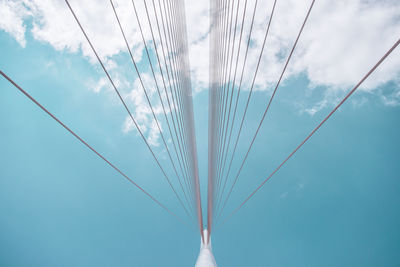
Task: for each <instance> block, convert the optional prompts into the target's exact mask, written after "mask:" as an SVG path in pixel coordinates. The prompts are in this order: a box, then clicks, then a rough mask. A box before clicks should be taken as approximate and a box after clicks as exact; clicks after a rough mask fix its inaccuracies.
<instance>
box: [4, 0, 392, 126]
mask: <svg viewBox="0 0 400 267" xmlns="http://www.w3.org/2000/svg"><path fill="white" fill-rule="evenodd" d="M70 2H71V6H72V7H73V8H74V10H75V12H76V14H77V16H78V17H79V19H80V20H81V23H82V25H83V26H84V27H85V29H86V31H87V33H88V35H89V37H90V39H91V40H92V42H93V44H94V45H95V47H96V50H97V51H98V53H99V55H100V57H101V58H102V59H103V60H104V61H105V63H106V66H107V68H110V69H113V70H116V69H118V66H116V62H115V61H114V60H113V57H114V56H116V55H119V54H121V53H122V52H126V47H125V44H124V42H123V39H122V36H121V33H120V30H119V28H118V25H117V22H116V20H115V17H114V14H113V11H112V8H111V6H110V3H109V1H107V0H102V1H94V0H82V1H77V0H71V1H70ZM114 2H115V5H116V9H117V12H118V14H119V16H120V19H121V23H122V25H123V27H124V30H125V32H126V35H127V38H128V41H129V43H130V45H131V47H132V49H133V52H134V57H135V60H136V61H137V62H141V60H142V59H143V56H144V54H143V53H144V51H143V48H144V47H143V44H142V40H141V36H140V33H139V30H138V26H137V23H136V19H135V16H134V12H133V7H132V2H131V1H130V0H115V1H114ZM155 2H156V5H157V3H158V1H157V0H156V1H155ZM185 2H186V19H187V29H188V31H187V32H188V41H189V57H190V64H191V76H192V84H193V88H194V90H195V91H200V90H204V89H205V88H207V87H208V71H209V70H208V64H209V63H208V60H209V58H208V50H209V1H189V0H186V1H185ZM254 3H255V0H248V6H247V12H246V19H245V24H244V35H243V38H242V43H241V53H240V60H239V69H238V70H239V71H240V70H241V66H242V64H243V56H244V51H245V45H246V42H247V35H248V32H249V25H250V21H251V13H252V11H253V7H254ZM272 3H273V1H270V0H259V4H258V8H257V11H256V18H255V25H254V32H253V35H252V43H251V49H250V51H249V57H248V62H247V64H246V68H245V76H244V85H243V89H244V90H248V89H249V84H250V82H251V79H252V77H253V73H254V69H255V66H256V63H257V58H258V54H259V51H260V48H261V45H262V40H263V38H264V33H265V29H266V25H267V23H268V19H269V14H270V11H271V8H272ZM310 3H311V0H309V1H297V0H278V2H277V6H276V11H275V15H274V18H273V20H272V25H271V29H270V33H269V36H268V40H267V44H266V49H265V52H264V56H263V58H262V61H261V65H260V69H259V73H258V76H257V79H256V84H255V85H256V88H255V89H256V90H267V91H268V90H271V89H272V88H273V86H274V85H275V83H276V81H277V78H278V77H279V74H280V72H281V70H282V67H283V64H284V61H285V59H286V56H287V53H288V52H289V50H290V48H291V46H292V44H293V42H294V39H295V37H296V35H297V32H298V30H299V28H300V25H301V23H302V21H303V19H304V17H305V14H306V12H307V9H308V7H309V4H310ZM135 4H136V5H137V8H138V13H139V17H140V21H141V23H142V27H143V30H144V35H145V39H146V40H147V41H148V45H149V47H150V48H152V47H153V46H152V44H151V42H150V40H151V34H150V30H149V25H148V22H147V17H146V13H145V11H144V5H143V1H135ZM147 4H148V8H149V11H150V17H151V20H152V25H153V27H154V28H153V30H155V27H156V22H155V19H154V11H153V6H152V2H151V1H148V2H147ZM243 8H244V1H241V2H240V5H239V19H238V28H237V34H236V44H235V47H236V49H237V47H238V43H237V40H238V37H239V30H240V28H241V25H240V24H241V14H242V12H243ZM156 9H157V13H158V15H159V14H160V10H159V9H158V7H157V8H156ZM235 12H236V2H235V6H234V14H235ZM399 14H400V2H399V1H395V0H394V1H390V0H385V1H372V0H371V1H369V0H355V1H346V0H338V1H329V0H317V1H316V2H315V5H314V9H313V11H312V12H311V15H310V18H309V21H308V22H307V25H306V27H305V29H304V32H303V35H302V37H301V39H300V42H299V44H298V47H297V49H296V52H295V54H294V56H293V58H292V60H291V62H290V64H289V68H288V70H287V73H286V75H285V76H284V80H285V79H288V78H290V77H293V76H294V75H298V74H300V73H301V74H306V75H307V77H308V79H309V81H310V86H311V87H315V86H323V87H326V90H327V93H325V94H324V95H325V96H328V98H324V99H322V100H321V102H319V103H317V104H316V105H315V104H314V105H313V106H311V107H305V108H306V109H308V111H307V112H309V113H310V114H313V113H315V112H318V110H320V109H322V108H323V107H325V106H329V105H331V102H330V100H331V99H330V98H329V96H332V92H334V91H343V90H348V89H349V88H350V87H351V86H353V85H354V84H355V83H356V82H357V81H358V80H359V79H360V78H361V77H362V76H363V75H364V74H365V72H366V71H367V70H368V69H369V68H370V67H371V66H372V65H373V64H374V63H375V62H376V61H377V60H378V59H379V58H380V57H381V56H382V55H383V53H385V52H386V51H387V50H388V48H389V47H390V46H391V45H392V44H393V43H394V42H395V41H396V40H397V38H398V36H400V15H399ZM0 16H1V17H2V19H1V20H0V29H2V30H4V31H6V32H8V33H9V34H10V35H12V36H13V37H14V38H15V39H16V40H17V41H18V42H19V43H20V44H21V46H25V45H26V39H25V35H26V31H27V28H29V29H30V30H31V34H32V36H33V38H35V39H36V40H39V41H41V42H45V43H49V44H50V45H51V46H53V47H54V48H55V49H56V50H59V51H66V52H71V53H78V52H81V53H82V54H83V55H84V56H85V57H88V58H89V59H90V61H91V62H92V63H94V64H97V63H96V61H95V58H94V55H93V52H92V51H91V50H90V48H89V46H88V44H87V42H86V40H85V39H84V37H83V35H82V33H81V32H80V29H79V28H78V26H77V24H76V22H75V21H74V19H73V17H72V15H71V13H70V11H69V10H68V7H67V5H66V4H65V2H64V1H62V0H16V1H5V0H0ZM28 20H29V22H28ZM28 23H31V25H32V27H27V25H28ZM29 25H30V24H29ZM155 33H156V32H155ZM155 35H156V39H157V40H158V34H157V33H156V34H155ZM158 45H159V44H158ZM159 48H160V46H159ZM159 53H160V56H161V49H160V50H159ZM235 54H236V52H235ZM153 63H154V64H156V63H155V62H153ZM143 64H144V65H143V66H145V65H147V59H146V62H144V63H143ZM155 66H156V65H155ZM232 74H233V71H232ZM399 74H400V49H397V50H396V51H395V52H394V53H393V54H392V55H391V56H390V57H389V58H388V59H387V60H386V61H385V62H384V63H383V64H382V66H381V67H379V69H378V70H377V71H376V72H375V73H374V74H373V75H371V77H370V78H369V79H368V80H367V81H366V82H365V83H364V85H363V86H362V88H360V89H361V90H363V91H365V92H369V93H374V94H377V95H378V98H380V99H382V101H383V103H385V104H386V105H389V106H396V105H398V104H399V103H400V100H399V94H400V93H399V91H400V89H398V87H397V89H396V90H394V91H393V92H390V93H389V94H387V93H386V92H384V91H380V90H379V87H380V86H382V85H384V84H386V83H388V82H389V81H393V80H395V79H398V77H399ZM238 76H239V74H238ZM159 85H161V80H159ZM99 88H100V87H99ZM94 90H95V91H96V90H100V89H94ZM138 104H140V105H144V106H146V105H147V103H142V102H140V103H138ZM138 110H139V111H138V114H139V115H140V114H142V113H143V112H144V111H143V110H145V108H144V107H143V108H141V107H139V108H138ZM148 122H149V123H150V120H149V121H148ZM147 126H149V125H147Z"/></svg>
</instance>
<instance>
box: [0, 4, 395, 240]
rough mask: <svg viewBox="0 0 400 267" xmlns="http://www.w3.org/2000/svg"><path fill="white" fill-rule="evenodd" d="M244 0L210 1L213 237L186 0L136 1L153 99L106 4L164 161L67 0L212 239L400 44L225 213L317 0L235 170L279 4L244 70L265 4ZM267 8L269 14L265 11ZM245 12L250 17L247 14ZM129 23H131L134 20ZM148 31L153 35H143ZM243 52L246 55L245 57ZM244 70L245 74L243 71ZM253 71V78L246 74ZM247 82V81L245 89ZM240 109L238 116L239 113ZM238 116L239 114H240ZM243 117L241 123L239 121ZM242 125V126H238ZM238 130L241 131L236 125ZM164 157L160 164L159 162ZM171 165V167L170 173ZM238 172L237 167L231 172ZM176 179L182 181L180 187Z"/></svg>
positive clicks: (169, 178) (168, 177) (163, 168)
mask: <svg viewBox="0 0 400 267" xmlns="http://www.w3.org/2000/svg"><path fill="white" fill-rule="evenodd" d="M249 2H250V1H248V0H244V1H239V0H218V1H212V0H210V14H209V16H210V35H209V40H210V41H209V51H210V52H209V99H208V101H209V114H208V170H207V182H208V184H207V228H208V235H209V236H208V237H207V238H205V237H204V236H203V215H202V204H201V192H200V178H199V166H198V153H197V145H196V130H195V124H194V111H193V99H192V82H191V76H190V62H189V43H188V32H187V25H186V13H185V1H184V0H143V7H144V11H145V12H144V14H142V16H144V17H145V19H142V18H141V16H139V12H138V4H139V1H135V0H131V4H132V5H131V10H130V12H131V16H132V18H133V19H132V20H131V21H130V22H132V23H134V27H136V28H137V29H138V31H139V33H140V39H141V44H142V45H143V47H144V51H145V60H146V61H147V63H148V66H149V67H150V71H151V77H152V81H154V87H155V90H156V93H157V95H156V96H157V99H156V100H155V99H152V98H151V95H150V93H149V92H150V91H151V90H152V89H154V88H152V85H149V84H146V82H145V80H144V79H143V75H144V71H143V70H142V69H141V68H140V66H139V64H138V62H137V60H136V59H135V57H134V53H133V52H132V48H131V47H132V44H130V43H129V41H128V39H129V38H128V37H129V36H127V34H126V33H127V32H128V31H127V27H128V25H123V24H122V23H121V19H120V14H119V12H118V5H117V4H116V3H115V0H109V8H110V10H111V11H112V13H113V15H114V18H115V23H116V25H117V27H118V30H119V32H120V34H121V39H122V40H123V41H124V44H125V46H126V51H127V52H128V54H129V60H130V62H131V63H132V65H131V66H132V77H135V78H136V79H137V80H138V81H139V84H140V87H141V90H142V92H143V94H144V96H145V99H146V105H147V107H148V108H149V110H150V111H151V116H152V121H153V122H154V123H155V125H156V128H157V131H158V134H159V136H160V137H161V141H162V148H163V149H165V151H166V153H167V165H166V164H165V163H164V162H161V160H160V158H161V156H160V154H159V153H157V151H156V150H155V149H154V147H152V145H151V144H150V143H149V141H148V139H147V138H146V136H145V134H144V131H143V129H141V127H140V125H139V123H138V121H137V118H135V116H134V113H133V112H131V108H130V107H129V104H128V102H127V100H126V99H124V97H123V96H122V94H121V91H120V88H118V86H117V84H116V83H115V82H114V80H113V78H112V75H111V74H110V72H109V70H108V69H107V68H106V65H105V64H104V62H103V60H102V57H101V56H100V55H99V54H98V50H97V49H96V44H95V43H93V42H92V40H91V38H90V37H89V34H88V32H87V31H86V29H85V25H83V24H82V23H81V20H80V19H79V17H78V16H77V13H76V12H75V10H74V8H73V7H72V6H71V4H70V3H69V1H68V0H65V3H66V5H67V6H68V9H69V10H70V12H71V15H72V17H73V18H74V20H75V22H76V24H77V26H78V27H79V29H80V31H81V32H82V34H83V38H84V40H86V42H87V43H88V45H89V47H90V49H91V50H92V52H93V54H94V56H95V58H96V59H97V62H98V64H99V65H100V66H101V69H102V70H103V72H104V75H105V76H106V77H107V79H108V81H109V82H110V84H111V86H112V88H113V89H114V92H115V94H116V95H117V97H118V99H119V100H120V102H121V104H122V107H123V108H124V110H125V111H126V112H127V113H128V116H129V118H130V119H131V121H132V123H133V125H134V126H135V128H136V130H137V132H138V133H139V135H140V137H141V139H142V141H143V142H144V144H145V146H146V147H147V150H148V151H149V153H150V154H151V155H152V158H153V159H154V161H155V163H156V165H157V167H158V169H159V171H160V172H161V174H162V178H163V179H165V181H166V182H167V183H168V185H169V187H170V189H171V191H172V193H173V195H174V197H175V198H176V200H177V201H178V203H179V205H180V207H181V208H182V209H183V211H184V213H185V214H186V215H187V217H188V218H189V220H190V219H193V220H194V223H195V225H196V224H197V226H198V231H199V233H200V235H201V237H202V239H203V240H210V235H211V233H212V231H213V229H214V227H215V225H217V223H218V222H221V220H220V218H221V217H222V218H224V220H222V223H224V222H226V221H227V220H228V219H229V218H231V217H232V215H233V214H235V213H236V212H237V211H238V210H239V209H240V208H242V207H243V206H244V205H245V204H246V203H247V202H248V201H249V200H250V199H251V198H252V197H253V196H254V195H255V193H256V192H258V191H259V189H261V187H262V186H264V184H265V183H266V182H267V181H268V180H269V179H270V178H271V177H272V176H273V175H274V174H275V173H276V172H277V171H278V170H279V169H280V168H281V167H282V166H283V165H284V164H285V163H286V162H287V161H288V160H289V159H290V158H291V157H292V156H293V155H294V154H295V153H296V152H297V151H298V150H299V149H300V148H301V147H302V146H303V145H304V144H305V143H306V142H307V141H308V140H309V139H310V138H311V137H312V136H313V135H314V134H315V132H316V131H317V130H318V129H319V128H320V127H321V126H322V125H323V124H324V123H325V122H326V121H327V120H328V119H329V118H330V117H331V116H332V115H333V114H334V113H335V112H336V111H337V109H338V108H339V107H340V106H341V105H342V104H343V103H344V102H345V101H346V100H347V99H348V98H349V97H350V96H351V95H352V94H353V93H354V92H355V91H356V90H357V89H358V88H359V87H360V86H361V84H362V83H363V82H364V81H365V80H366V79H367V78H368V77H369V76H370V75H371V73H373V72H374V71H375V70H376V69H377V68H378V67H379V65H380V64H381V63H382V62H383V61H384V60H385V59H386V58H387V57H388V56H389V55H390V54H391V53H392V52H393V51H394V50H395V49H396V48H397V47H398V45H399V44H400V39H399V40H397V42H395V44H394V45H393V46H392V47H391V48H390V49H389V50H388V51H387V52H386V53H385V54H384V55H383V56H382V57H381V58H380V59H379V61H378V62H377V63H376V64H375V65H374V66H372V68H371V69H370V70H369V71H368V72H367V73H366V74H365V75H364V76H363V77H362V78H361V80H360V81H359V82H358V83H357V84H356V85H355V86H354V87H353V88H352V89H351V90H350V91H349V92H348V94H347V95H346V96H345V97H344V98H343V99H342V100H341V101H340V103H339V104H337V105H336V106H335V107H334V108H333V110H332V111H331V112H330V113H329V114H328V115H327V116H326V117H325V118H324V119H323V120H322V121H321V122H320V123H319V124H318V125H317V126H316V127H315V128H314V129H313V130H312V131H311V132H310V134H308V135H307V136H306V138H305V139H304V140H303V141H302V142H301V143H300V144H299V145H298V146H297V147H296V148H295V149H294V150H293V151H292V152H291V153H290V154H289V155H288V156H287V157H286V158H285V159H284V160H283V161H282V163H281V164H280V165H278V167H276V169H275V170H274V171H273V172H272V173H271V174H270V175H269V176H267V178H266V179H265V180H264V181H263V182H262V183H261V184H260V185H258V187H256V189H255V190H253V191H252V193H251V194H250V195H249V196H248V197H247V198H245V200H244V201H243V202H241V204H240V205H239V206H238V207H237V208H236V209H234V210H233V211H232V212H231V213H229V215H227V216H225V217H223V215H224V211H225V209H226V206H227V203H228V202H229V200H230V197H231V195H232V193H233V190H234V188H235V185H236V184H237V181H238V179H239V177H240V174H241V172H242V170H243V168H244V166H245V164H246V162H247V159H248V156H249V154H250V152H251V150H252V148H253V146H254V143H255V140H256V138H257V136H258V134H259V132H260V129H261V127H262V125H263V123H264V120H265V118H266V115H267V114H268V111H269V109H270V107H271V103H272V102H273V100H274V98H275V96H276V93H277V92H278V89H279V86H280V84H281V82H282V79H283V77H284V75H285V72H286V70H287V68H288V65H289V64H290V62H291V59H292V56H293V54H294V52H295V49H296V47H297V45H298V43H299V40H300V37H301V35H302V33H303V31H304V29H305V26H306V24H307V21H308V19H309V17H310V14H311V11H312V9H313V6H314V4H315V0H310V5H309V7H308V10H307V12H306V14H305V16H304V19H303V22H302V24H301V25H300V28H299V31H298V33H297V35H296V36H295V37H293V38H294V42H293V45H292V47H291V49H290V52H289V53H288V55H287V58H286V60H285V61H284V62H285V63H284V65H283V68H282V71H281V73H280V75H279V77H278V79H277V81H276V84H275V87H274V90H273V92H272V95H271V96H270V97H269V99H267V100H266V103H267V105H266V107H265V109H264V112H263V113H262V116H261V119H260V121H259V122H258V125H257V128H256V130H255V132H254V134H252V135H251V136H252V138H251V141H250V143H249V145H248V146H246V147H247V149H245V153H244V155H243V157H242V158H241V159H240V160H239V162H240V164H239V168H238V170H237V171H235V172H233V170H234V169H233V168H232V167H234V164H233V162H234V159H235V158H237V154H238V153H239V152H238V149H237V148H238V144H239V140H240V137H241V136H242V132H243V128H244V123H245V121H246V118H247V117H248V116H247V113H248V109H249V105H250V101H251V98H252V95H253V91H254V86H255V84H256V79H257V75H258V72H259V68H260V63H261V61H262V59H263V57H264V51H265V49H268V45H267V44H268V36H269V34H270V28H271V24H272V23H273V22H274V18H275V17H276V16H277V15H276V14H275V9H276V5H277V2H278V0H271V3H272V7H271V10H267V14H266V15H265V16H266V17H267V18H268V19H267V23H266V25H265V28H264V29H263V31H264V38H263V42H262V45H261V48H260V50H259V51H257V57H256V62H257V64H256V66H255V68H254V69H251V70H249V71H245V69H246V67H248V64H249V63H248V62H249V61H248V56H249V54H250V53H249V51H250V49H253V48H252V47H251V43H252V41H253V40H254V36H253V31H254V24H255V17H256V13H257V11H259V12H263V11H265V10H264V9H263V8H262V7H261V6H259V3H258V2H259V0H254V2H253V4H251V3H249ZM263 15H264V13H263ZM246 18H247V19H246ZM129 26H130V27H132V24H130V25H129ZM146 32H147V33H149V34H150V35H151V38H150V39H149V40H148V39H146V36H145V35H146ZM240 58H242V62H240V60H239V59H240ZM0 74H1V75H2V76H3V77H4V78H5V79H6V80H8V81H9V82H10V83H11V84H12V85H13V86H14V87H15V88H17V89H18V90H19V91H20V92H22V93H23V94H24V95H25V96H26V97H28V98H29V99H30V100H31V101H32V102H33V103H34V104H36V105H37V106H38V107H39V108H40V109H41V110H43V111H44V112H45V113H46V114H48V115H49V116H50V117H51V118H53V119H54V120H55V121H56V122H57V123H58V124H60V125H61V126H62V127H63V128H64V129H66V130H67V131H68V132H69V133H71V134H72V135H73V136H74V137H75V138H76V139H78V141H80V142H81V143H82V144H83V145H84V146H86V147H87V148H89V149H90V150H91V151H92V152H94V153H95V154H96V155H97V156H98V157H100V158H101V159H102V160H103V161H104V162H106V163H107V164H108V165H109V166H111V167H112V168H113V169H114V170H115V171H117V172H118V173H119V174H120V175H122V176H123V177H124V178H125V179H127V180H128V181H129V182H130V183H131V184H133V185H134V186H135V187H137V188H138V189H139V190H140V191H142V192H143V193H144V194H146V195H147V196H148V197H149V198H150V199H151V200H152V201H153V202H155V203H156V204H157V205H158V206H160V207H161V208H162V209H164V210H166V211H167V212H168V213H169V214H171V215H173V216H174V217H176V218H177V219H178V220H179V221H181V222H183V223H185V220H184V219H182V218H180V216H178V215H176V213H174V212H172V211H171V210H170V209H169V208H167V207H166V206H165V205H164V204H163V203H161V202H160V201H159V200H157V199H156V198H155V197H154V196H153V195H151V194H150V193H148V192H147V191H146V190H144V189H143V188H142V187H141V186H139V185H138V184H137V183H136V182H134V181H133V179H131V178H130V177H129V176H127V175H126V174H125V173H124V172H122V171H121V170H120V169H119V168H118V167H116V165H114V164H113V163H111V162H110V161H109V160H108V159H106V158H105V157H104V156H103V155H102V154H100V153H99V152H98V151H97V150H95V149H94V148H93V147H92V146H91V145H89V144H88V143H87V142H86V141H85V140H84V139H83V138H81V137H80V136H79V135H78V134H77V133H76V132H75V131H73V130H71V128H69V127H68V126H66V125H65V124H64V123H63V122H61V121H60V120H59V119H58V118H57V117H56V116H55V115H54V114H52V113H51V112H50V111H48V110H47V109H46V108H45V107H44V106H42V105H41V104H40V103H39V102H38V101H37V100H36V99H35V98H33V97H32V96H31V95H30V94H29V93H28V92H26V91H25V90H24V89H22V88H21V87H20V86H19V85H18V84H17V83H16V82H14V81H13V80H12V79H11V78H10V77H8V76H7V75H6V74H5V73H4V72H2V71H0ZM245 76H246V77H245ZM247 77H249V80H250V81H251V82H250V84H249V85H246V84H245V83H244V80H247V79H246V78H247ZM247 87H248V88H247ZM245 89H246V91H248V94H247V98H246V99H245V104H244V107H243V113H242V114H239V110H240V107H239V103H240V101H239V100H240V96H241V95H243V91H244V90H245ZM154 101H158V102H159V103H160V104H161V108H162V114H161V116H160V115H157V113H156V112H155V103H154ZM240 115H241V116H240ZM239 118H240V119H239ZM162 120H164V121H165V123H166V125H167V128H166V129H167V130H166V131H164V130H163V128H162ZM236 122H237V123H238V124H237V123H236ZM235 125H237V126H235ZM234 129H237V131H234ZM162 163H163V164H162ZM168 167H171V168H172V174H171V173H169V171H168V170H170V169H169V168H168ZM232 172H233V174H232ZM176 184H178V185H179V186H178V187H177V186H176Z"/></svg>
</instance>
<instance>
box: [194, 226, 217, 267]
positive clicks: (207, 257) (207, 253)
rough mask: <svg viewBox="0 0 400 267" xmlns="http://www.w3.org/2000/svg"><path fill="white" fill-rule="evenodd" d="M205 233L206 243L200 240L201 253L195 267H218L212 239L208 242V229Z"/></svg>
mask: <svg viewBox="0 0 400 267" xmlns="http://www.w3.org/2000/svg"><path fill="white" fill-rule="evenodd" d="M203 233H204V243H203V241H202V240H200V253H199V256H198V257H197V261H196V265H195V267H217V263H216V262H215V258H214V255H213V253H212V247H211V238H210V241H209V242H208V240H207V238H208V231H207V229H204V230H203Z"/></svg>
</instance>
